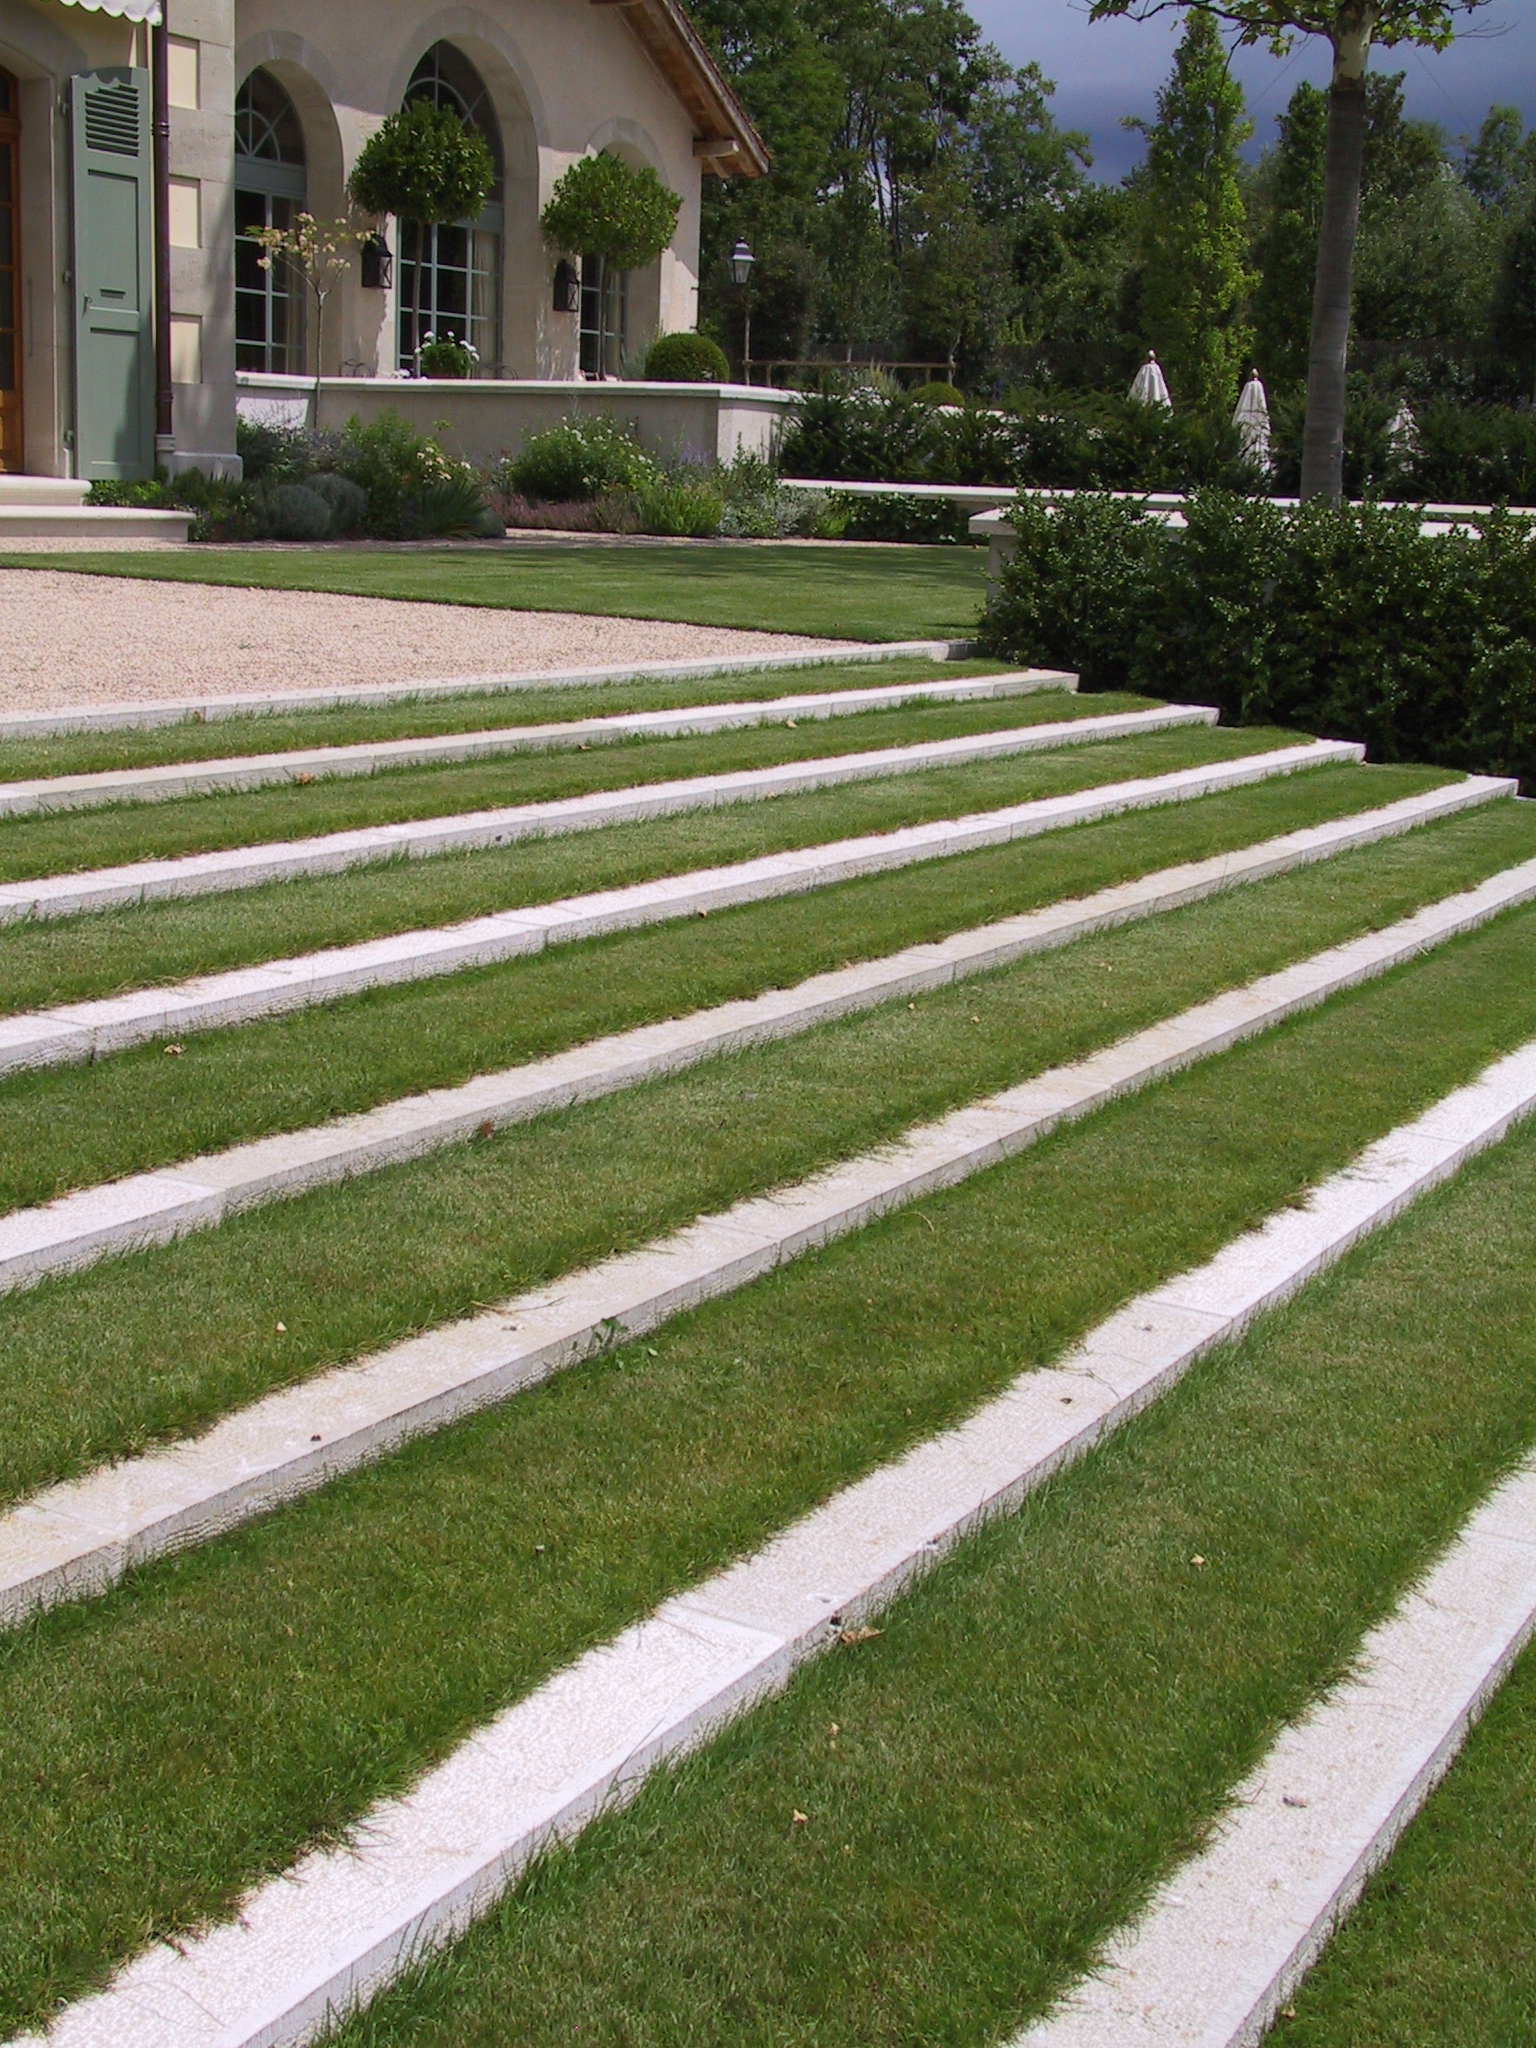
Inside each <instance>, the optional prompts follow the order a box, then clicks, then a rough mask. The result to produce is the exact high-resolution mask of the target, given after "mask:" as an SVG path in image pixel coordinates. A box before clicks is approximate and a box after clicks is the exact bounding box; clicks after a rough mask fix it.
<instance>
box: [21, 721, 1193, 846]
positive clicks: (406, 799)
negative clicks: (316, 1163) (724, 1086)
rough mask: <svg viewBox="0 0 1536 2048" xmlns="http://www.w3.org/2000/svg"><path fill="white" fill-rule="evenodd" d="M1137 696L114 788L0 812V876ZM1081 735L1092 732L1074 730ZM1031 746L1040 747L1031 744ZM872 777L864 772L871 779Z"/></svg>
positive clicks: (866, 744)
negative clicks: (206, 787) (151, 795)
mask: <svg viewBox="0 0 1536 2048" xmlns="http://www.w3.org/2000/svg"><path fill="white" fill-rule="evenodd" d="M1152 706H1153V700H1152V699H1151V698H1147V697H1132V696H1122V695H1120V694H1118V693H1117V694H1115V695H1105V696H1101V697H1080V696H1078V695H1077V694H1076V693H1075V692H1068V691H1064V690H1043V691H1041V692H1040V693H1039V694H1038V695H1035V696H1029V697H1020V698H1007V697H989V698H984V699H982V701H981V702H979V703H975V704H922V703H918V704H907V705H898V706H895V707H892V708H891V709H888V710H878V711H862V712H858V713H856V714H855V715H854V716H853V717H851V718H834V719H830V720H828V721H827V722H826V723H825V724H823V723H822V721H821V720H820V719H816V720H807V722H806V723H805V724H804V725H801V724H799V723H796V724H795V725H794V726H790V725H787V724H777V725H751V726H744V727H739V728H737V729H735V730H728V731H726V732H719V733H685V734H680V735H679V736H677V737H676V738H662V739H653V738H640V737H637V738H631V739H624V740H616V741H613V742H610V743H607V744H604V745H602V746H598V747H592V748H570V749H566V748H561V749H557V750H554V751H551V752H543V751H534V752H529V753H507V754H493V755H488V756H486V757H484V758H481V759H477V760H469V761H450V762H443V763H432V764H426V765H423V766H421V767H397V768H385V769H382V770H380V771H379V772H378V773H376V774H370V775H357V776H345V775H333V776H326V775H322V776H319V777H317V778H316V779H315V780H314V781H313V782H310V783H300V782H272V783H269V784H267V785H266V786H265V787H264V788H259V789H247V790H224V791H219V792H216V793H214V794H211V795H201V796H182V797H170V798H167V799H165V800H164V801H154V802H148V803H140V802H133V801H124V802H119V803H111V804H103V805H101V806H99V807H93V808H86V809H82V810H67V811H44V812H37V811H32V812H22V813H20V814H19V815H16V816H12V817H7V818H4V819H0V880H5V881H24V880H27V879H29V878H31V877H33V876H37V875H53V874H67V873H73V872H76V871H78V870H80V869H82V868H95V867H111V866H114V865H116V864H117V863H119V862H124V861H136V860H165V859H171V858H174V857H175V856H177V855H179V854H187V853H208V852H211V851H213V850H215V849H218V848H223V847H230V846H262V845H266V844H268V843H269V842H271V841H274V840H280V839H296V838H306V839H307V838H309V837H311V836H312V835H315V834H319V833H322V832H350V831H354V830H356V829H358V828H359V827H364V826H368V825H387V824H398V823H402V822H404V821H406V820H408V819H413V818H445V817H456V816H458V815H459V814H461V813H463V812H466V811H480V810H492V809H499V808H501V807H502V806H505V805H510V804H524V803H558V802H560V801H562V800H564V799H566V798H569V797H575V796H587V795H589V794H592V793H593V792H596V791H601V790H614V789H634V788H640V787H642V786H644V785H646V784H650V783H656V782H674V781H682V780H685V779H686V778H688V777H690V776H698V775H726V774H732V773H735V772H737V771H739V770H744V769H752V768H776V767H781V766H786V765H790V764H792V763H794V762H797V761H826V760H832V759H835V758H838V757H840V756H842V755H845V754H862V753H872V752H878V751H880V750H882V749H884V748H886V747H909V746H919V745H924V744H930V743H933V742H935V741H941V740H949V739H961V738H964V737H965V736H966V735H968V734H974V733H990V732H1013V731H1015V730H1019V729H1022V728H1023V727H1025V726H1030V725H1055V724H1058V723H1069V724H1081V723H1083V722H1084V721H1086V720H1090V719H1092V718H1095V717H1111V716H1113V715H1115V714H1117V713H1124V712H1133V711H1146V710H1150V709H1151V708H1152ZM1083 744H1085V745H1088V746H1092V745H1094V744H1096V742H1094V741H1092V740H1088V741H1085V742H1084V743H1083ZM1040 751H1042V752H1044V751H1052V752H1054V748H1051V749H1041V750H1040ZM871 779H873V778H871Z"/></svg>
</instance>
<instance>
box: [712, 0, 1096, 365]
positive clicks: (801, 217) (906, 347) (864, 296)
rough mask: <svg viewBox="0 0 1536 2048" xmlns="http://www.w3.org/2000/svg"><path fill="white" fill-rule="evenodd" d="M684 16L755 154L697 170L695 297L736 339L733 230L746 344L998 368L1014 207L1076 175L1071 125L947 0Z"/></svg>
mask: <svg viewBox="0 0 1536 2048" xmlns="http://www.w3.org/2000/svg"><path fill="white" fill-rule="evenodd" d="M693 12H694V15H695V18H696V20H697V21H698V23H699V26H700V27H701V28H702V30H703V31H704V33H705V35H706V36H707V37H708V38H709V40H710V41H711V42H712V44H713V45H714V47H715V49H716V51H717V52H718V54H719V56H720V58H721V60H722V63H723V64H724V66H725V68H726V70H727V72H728V74H729V75H730V77H731V80H732V83H733V84H734V85H735V87H736V89H737V91H738V92H739V93H740V94H741V96H742V99H743V101H744V102H745V104H746V106H747V109H748V111H749V112H750V113H751V115H752V117H753V119H754V120H755V121H756V122H757V124H758V126H759V128H760V129H761V131H762V133H763V136H764V139H765V140H766V141H767V143H768V145H769V148H770V149H771V150H772V152H773V158H774V163H773V169H772V171H771V172H770V174H769V175H768V176H767V177H766V178H763V179H760V180H755V181H753V182H751V183H747V182H745V181H743V182H739V183H737V182H731V183H724V184H722V183H721V182H720V181H717V180H710V181H709V183H708V185H707V187H706V192H705V199H704V223H703V237H702V248H701V269H702V275H701V281H700V303H701V315H702V320H703V322H704V324H705V325H707V326H709V327H710V328H711V329H712V331H714V332H715V333H716V335H717V336H718V337H719V338H720V339H721V340H722V341H723V342H724V343H725V344H726V345H727V347H735V346H737V345H738V340H739V335H740V319H741V312H740V299H739V295H738V294H736V293H735V292H734V291H733V289H732V288H731V286H730V284H729V281H728V270H727V257H728V254H729V251H730V249H731V247H732V246H733V244H734V243H735V241H736V240H737V239H738V237H743V236H744V237H745V239H746V240H747V241H748V242H749V243H750V244H751V246H752V249H753V252H754V254H755V255H756V257H757V259H758V260H757V266H756V268H755V270H754V272H753V278H752V292H753V313H752V321H753V355H754V357H757V358H762V357H768V356H795V357H806V356H812V355H826V356H832V357H836V356H839V355H841V354H843V353H844V351H845V350H849V349H852V350H855V351H859V350H875V351H878V352H881V353H884V354H887V355H895V356H904V355H915V356H921V357H932V358H933V359H934V360H940V361H942V360H944V359H946V358H947V357H948V355H949V354H950V352H951V350H953V351H954V352H955V353H956V355H957V356H958V358H959V359H960V360H961V361H962V362H963V363H964V364H965V366H966V371H965V373H966V375H967V377H968V379H969V381H971V382H972V383H973V384H985V383H987V382H988V381H990V380H992V379H993V378H994V377H995V376H996V375H997V374H998V373H999V365H1000V363H1001V358H1002V353H1003V351H1004V349H1005V347H1006V345H1007V341H1008V337H1009V336H1010V335H1011V334H1012V333H1013V331H1014V329H1015V327H1016V324H1017V319H1018V315H1019V310H1020V305H1019V302H1020V298H1021V294H1022V285H1021V284H1020V281H1019V279H1018V276H1017V274H1016V270H1015V266H1014V264H1013V262H1012V254H1013V248H1014V244H1015V241H1016V239H1017V237H1018V236H1019V234H1021V233H1022V232H1023V224H1024V219H1025V215H1026V214H1027V212H1028V210H1029V208H1030V207H1031V206H1033V205H1040V206H1045V207H1050V206H1054V205H1057V204H1059V203H1060V198H1061V195H1063V194H1065V193H1067V192H1070V191H1072V190H1074V189H1076V186H1077V185H1078V184H1080V183H1081V180H1082V173H1083V168H1084V165H1085V163H1086V161H1087V138H1086V137H1084V136H1080V135H1073V134H1070V133H1064V132H1063V131H1061V130H1059V129H1058V128H1057V127H1056V125H1055V123H1054V121H1053V120H1052V118H1051V114H1050V108H1049V98H1050V93H1051V90H1052V88H1051V86H1050V84H1049V81H1047V80H1045V79H1043V78H1042V77H1041V76H1040V74H1039V72H1038V70H1036V69H1035V68H1034V67H1033V66H1029V67H1026V68H1025V69H1024V70H1023V71H1019V72H1015V71H1014V70H1013V69H1012V68H1011V67H1010V66H1008V65H1007V64H1005V63H1004V62H1003V60H1002V59H1001V57H1000V56H999V55H998V53H997V51H996V50H994V49H993V48H992V47H991V46H990V45H989V44H988V43H987V42H986V41H985V39H984V38H983V36H982V33H981V30H980V29H979V27H978V26H977V24H976V22H975V21H974V20H973V19H972V18H971V16H970V15H969V14H968V13H967V12H966V11H965V8H964V7H963V6H962V5H960V4H959V0H697V4H696V5H695V7H694V9H693Z"/></svg>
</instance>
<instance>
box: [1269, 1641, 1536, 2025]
mask: <svg viewBox="0 0 1536 2048" xmlns="http://www.w3.org/2000/svg"><path fill="white" fill-rule="evenodd" d="M1533 1867H1536V1651H1533V1650H1529V1649H1528V1650H1527V1651H1526V1652H1525V1654H1524V1656H1523V1657H1522V1658H1521V1659H1520V1661H1519V1663H1518V1664H1517V1665H1516V1667H1515V1669H1514V1672H1513V1673H1512V1675H1511V1676H1510V1678H1509V1679H1508V1680H1507V1681H1506V1682H1505V1684H1504V1686H1503V1688H1502V1689H1501V1691H1500V1692H1499V1693H1498V1695H1497V1697H1496V1698H1495V1699H1494V1700H1493V1702H1492V1704H1491V1705H1490V1706H1489V1708H1488V1710H1487V1712H1486V1714H1485V1715H1484V1717H1483V1719H1482V1720H1481V1721H1480V1722H1479V1723H1478V1725H1477V1726H1476V1727H1475V1728H1474V1729H1473V1731H1472V1733H1471V1735H1470V1737H1469V1739H1468V1741H1467V1746H1466V1748H1465V1750H1464V1751H1463V1752H1462V1754H1461V1755H1460V1756H1459V1757H1458V1758H1457V1760H1456V1763H1455V1765H1454V1766H1453V1768H1452V1770H1451V1772H1450V1774H1449V1776H1448V1777H1447V1779H1446V1780H1445V1783H1444V1784H1443V1785H1442V1786H1441V1787H1440V1789H1439V1790H1438V1791H1437V1792H1436V1793H1435V1794H1434V1795H1433V1797H1432V1798H1431V1799H1430V1800H1429V1802H1428V1803H1427V1805H1426V1806H1425V1807H1424V1809H1423V1810H1422V1812H1421V1813H1420V1814H1419V1815H1418V1817H1417V1819H1416V1820H1414V1821H1413V1822H1412V1824H1411V1825H1410V1826H1409V1828H1408V1830H1407V1832H1406V1834H1405V1835H1404V1837H1403V1840H1402V1841H1401V1842H1400V1843H1399V1845H1398V1847H1397V1849H1396V1851H1395V1852H1394V1854H1393V1855H1392V1857H1391V1858H1390V1860H1389V1861H1388V1862H1387V1864H1386V1865H1385V1867H1384V1868H1383V1869H1382V1870H1381V1871H1379V1872H1378V1873H1377V1875H1376V1876H1375V1877H1374V1878H1372V1879H1371V1881H1370V1882H1369V1883H1368V1884H1367V1886H1366V1888H1365V1893H1364V1896H1363V1897H1362V1899H1361V1901H1360V1904H1359V1905H1358V1906H1357V1907H1356V1908H1355V1911H1354V1913H1353V1914H1352V1915H1351V1916H1350V1918H1349V1919H1348V1920H1347V1921H1346V1922H1345V1923H1344V1925H1343V1927H1342V1928H1341V1929H1340V1930H1339V1931H1338V1933H1337V1934H1336V1935H1335V1936H1334V1939H1333V1942H1332V1945H1331V1946H1330V1947H1329V1948H1328V1949H1327V1950H1325V1951H1324V1954H1323V1956H1322V1959H1321V1961H1320V1962H1319V1963H1318V1964H1317V1965H1316V1967H1315V1968H1314V1969H1313V1971H1312V1974H1311V1976H1310V1977H1308V1978H1307V1979H1306V1981H1305V1982H1304V1983H1303V1984H1302V1985H1301V1986H1300V1987H1299V1988H1298V1989H1297V1990H1296V1991H1295V1992H1293V1993H1292V1995H1291V1997H1290V1999H1289V2000H1288V2001H1287V2005H1286V2006H1285V2007H1282V2009H1281V2015H1280V2017H1279V2019H1278V2020H1277V2021H1276V2022H1275V2026H1274V2029H1273V2032H1272V2033H1271V2034H1270V2035H1269V2036H1268V2037H1267V2038H1268V2039H1269V2040H1270V2041H1271V2042H1272V2043H1274V2048H1399V2044H1400V2043H1402V2042H1405V2041H1432V2042H1434V2044H1435V2048H1493V2044H1498V2048H1506V2044H1507V2048H1517V2044H1523V2043H1525V2042H1527V2041H1531V2040H1536V1920H1533V1918H1532V1914H1531V1870H1532V1868H1533Z"/></svg>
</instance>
